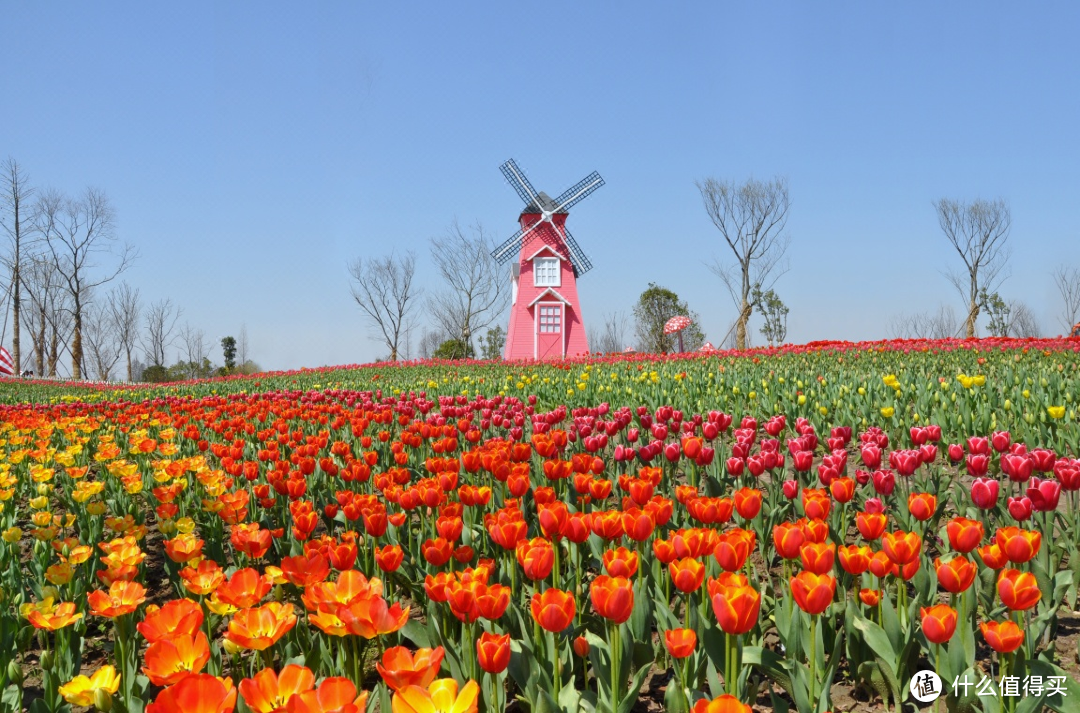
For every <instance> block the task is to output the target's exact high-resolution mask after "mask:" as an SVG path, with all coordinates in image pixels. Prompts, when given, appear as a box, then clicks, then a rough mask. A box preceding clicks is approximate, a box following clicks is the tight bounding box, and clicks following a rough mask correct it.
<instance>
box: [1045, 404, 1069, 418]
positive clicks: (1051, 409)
mask: <svg viewBox="0 0 1080 713" xmlns="http://www.w3.org/2000/svg"><path fill="white" fill-rule="evenodd" d="M1046 413H1047V414H1049V416H1050V418H1054V419H1058V418H1065V407H1064V406H1047V407H1046Z"/></svg>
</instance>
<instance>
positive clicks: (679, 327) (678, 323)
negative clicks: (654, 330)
mask: <svg viewBox="0 0 1080 713" xmlns="http://www.w3.org/2000/svg"><path fill="white" fill-rule="evenodd" d="M691 324H693V322H691V321H690V318H689V317H684V316H682V315H679V316H678V317H672V318H671V319H669V320H668V321H667V322H665V323H664V334H678V335H679V353H680V354H681V353H682V352H683V351H685V350H684V349H683V340H682V333H683V330H684V329H686V328H687V327H689V326H690V325H691Z"/></svg>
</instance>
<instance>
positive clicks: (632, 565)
mask: <svg viewBox="0 0 1080 713" xmlns="http://www.w3.org/2000/svg"><path fill="white" fill-rule="evenodd" d="M604 571H606V572H607V573H608V575H610V576H612V577H633V576H634V575H635V574H637V571H638V554H637V552H634V551H633V550H628V549H626V548H625V547H620V548H618V549H616V550H607V551H606V552H604Z"/></svg>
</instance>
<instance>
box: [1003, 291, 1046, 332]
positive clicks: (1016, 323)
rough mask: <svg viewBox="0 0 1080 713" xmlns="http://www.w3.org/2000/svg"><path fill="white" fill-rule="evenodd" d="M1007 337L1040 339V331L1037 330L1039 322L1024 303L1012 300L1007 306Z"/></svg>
mask: <svg viewBox="0 0 1080 713" xmlns="http://www.w3.org/2000/svg"><path fill="white" fill-rule="evenodd" d="M1009 308H1010V309H1009V315H1010V318H1009V335H1010V336H1013V337H1019V338H1021V339H1026V338H1028V337H1041V336H1042V329H1040V328H1039V320H1037V319H1036V318H1035V313H1034V312H1033V311H1032V310H1031V308H1030V307H1028V306H1027V304H1025V303H1024V302H1020V301H1019V300H1013V301H1012V302H1011V303H1010V304H1009Z"/></svg>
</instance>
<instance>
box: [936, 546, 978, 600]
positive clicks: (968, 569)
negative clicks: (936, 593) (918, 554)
mask: <svg viewBox="0 0 1080 713" xmlns="http://www.w3.org/2000/svg"><path fill="white" fill-rule="evenodd" d="M978 569H979V568H978V567H977V566H976V565H975V563H974V562H972V561H971V560H969V559H967V558H966V557H964V556H963V555H957V556H955V557H953V558H952V559H951V560H949V561H948V562H942V561H941V558H940V557H938V558H936V559H935V560H934V571H935V572H937V578H938V584H940V585H941V588H942V589H944V590H945V591H946V592H949V593H951V594H959V593H960V592H963V591H965V590H966V589H967V588H968V587H970V586H971V583H972V582H974V581H975V575H976V574H977V573H978Z"/></svg>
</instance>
